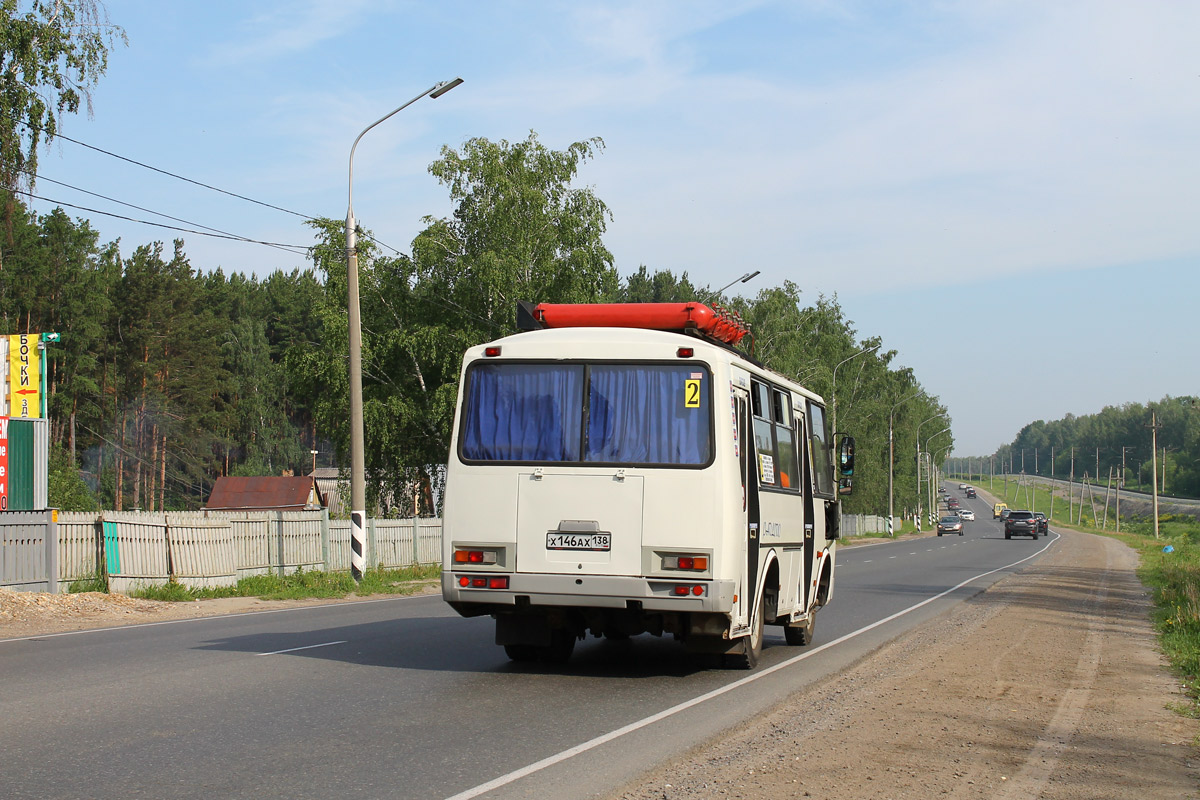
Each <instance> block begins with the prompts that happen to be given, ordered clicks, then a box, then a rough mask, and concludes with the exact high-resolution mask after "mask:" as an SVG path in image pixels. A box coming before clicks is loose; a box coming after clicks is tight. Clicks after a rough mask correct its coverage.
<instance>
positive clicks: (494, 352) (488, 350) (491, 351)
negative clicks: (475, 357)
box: [483, 347, 500, 358]
mask: <svg viewBox="0 0 1200 800" xmlns="http://www.w3.org/2000/svg"><path fill="white" fill-rule="evenodd" d="M483 354H484V355H485V356H487V357H488V358H495V357H496V356H498V355H500V348H499V347H485V348H483Z"/></svg>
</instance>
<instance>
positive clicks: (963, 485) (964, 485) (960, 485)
mask: <svg viewBox="0 0 1200 800" xmlns="http://www.w3.org/2000/svg"><path fill="white" fill-rule="evenodd" d="M958 488H959V489H965V488H967V485H966V484H965V483H960V484H959V485H958Z"/></svg>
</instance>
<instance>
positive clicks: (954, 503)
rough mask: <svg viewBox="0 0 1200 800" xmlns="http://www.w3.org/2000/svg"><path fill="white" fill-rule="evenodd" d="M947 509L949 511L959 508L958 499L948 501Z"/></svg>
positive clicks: (953, 498)
mask: <svg viewBox="0 0 1200 800" xmlns="http://www.w3.org/2000/svg"><path fill="white" fill-rule="evenodd" d="M946 507H947V508H949V509H955V508H958V498H957V497H951V498H950V499H949V500H947V501H946Z"/></svg>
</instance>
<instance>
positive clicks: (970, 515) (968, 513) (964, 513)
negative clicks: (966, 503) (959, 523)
mask: <svg viewBox="0 0 1200 800" xmlns="http://www.w3.org/2000/svg"><path fill="white" fill-rule="evenodd" d="M958 516H959V518H960V519H963V520H966V521H967V522H974V521H975V512H974V511H972V510H971V509H969V508H964V509H962V510H961V511H959V512H958Z"/></svg>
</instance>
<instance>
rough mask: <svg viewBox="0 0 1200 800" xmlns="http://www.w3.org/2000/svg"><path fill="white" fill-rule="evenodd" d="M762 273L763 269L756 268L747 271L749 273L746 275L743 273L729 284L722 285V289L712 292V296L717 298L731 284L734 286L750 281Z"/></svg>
mask: <svg viewBox="0 0 1200 800" xmlns="http://www.w3.org/2000/svg"><path fill="white" fill-rule="evenodd" d="M760 274H762V270H761V269H756V270H754V272H747V273H746V274H745V275H743V276H742V277H740V278H738V279H736V280H732V281H730V282H729V283H727V284H725V285H724V286H722V287H721V288H720V289H717V290H716V291H715V292H713V293H712V295H711V297H712V298H713V299H716V298H718V297H720V296H721V292H723V291H725V290H726V289H728V288H729V287H730V286H733V285H734V284H735V283H748V282H749V281H750V279H751V278H756V277H758V276H759V275H760Z"/></svg>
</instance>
